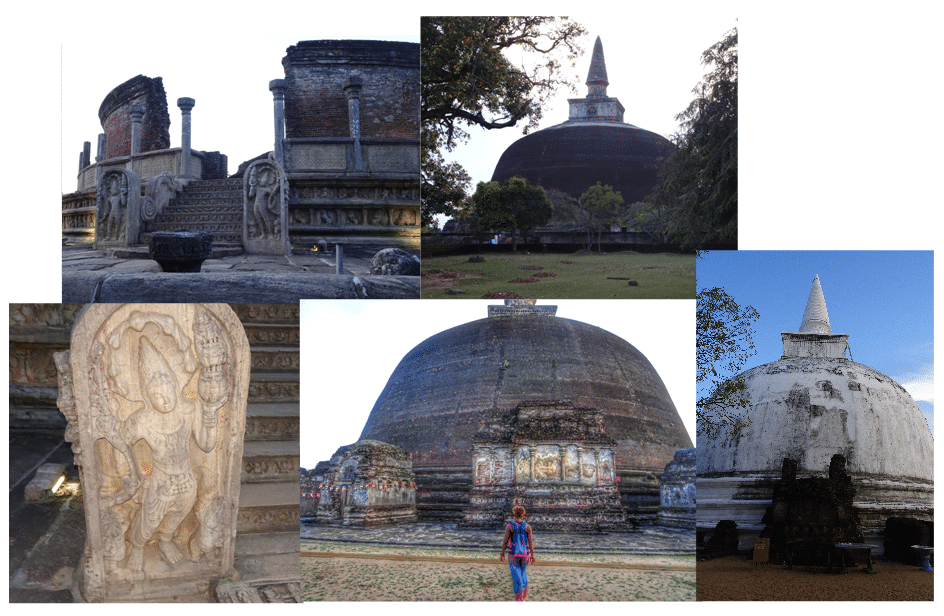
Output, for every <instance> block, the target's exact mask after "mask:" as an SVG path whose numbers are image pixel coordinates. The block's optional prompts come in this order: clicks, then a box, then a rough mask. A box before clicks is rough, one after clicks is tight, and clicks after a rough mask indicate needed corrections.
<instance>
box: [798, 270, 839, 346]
mask: <svg viewBox="0 0 944 616" xmlns="http://www.w3.org/2000/svg"><path fill="white" fill-rule="evenodd" d="M832 331H833V330H832V327H830V325H829V314H828V313H827V312H826V298H825V297H823V287H821V286H820V284H819V274H817V275H816V278H814V279H813V288H812V289H810V297H809V299H808V300H806V310H804V311H803V322H802V323H800V333H801V334H829V333H832Z"/></svg>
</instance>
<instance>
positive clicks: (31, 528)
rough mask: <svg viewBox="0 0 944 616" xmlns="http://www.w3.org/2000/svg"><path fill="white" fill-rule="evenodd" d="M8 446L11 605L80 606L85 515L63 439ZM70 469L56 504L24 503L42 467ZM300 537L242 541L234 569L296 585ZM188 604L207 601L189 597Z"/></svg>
mask: <svg viewBox="0 0 944 616" xmlns="http://www.w3.org/2000/svg"><path fill="white" fill-rule="evenodd" d="M9 445H10V495H9V501H10V525H9V531H10V537H9V542H10V592H9V602H10V603H73V602H81V601H82V596H81V594H80V593H79V590H78V586H77V583H78V580H77V576H76V570H77V569H78V567H79V563H80V562H81V558H82V552H83V550H84V548H85V511H84V507H83V501H82V492H81V490H80V489H79V484H78V469H77V468H76V467H75V466H74V465H73V464H72V449H71V445H69V444H68V443H66V442H65V441H64V440H63V438H62V435H54V434H50V435H49V436H37V435H29V436H18V435H15V434H11V435H10V437H9ZM48 462H53V463H58V464H63V465H65V466H66V481H65V483H64V484H63V486H62V488H61V489H60V490H58V491H57V494H56V496H55V497H54V498H52V499H50V500H47V501H45V502H41V503H30V502H26V500H25V498H24V488H25V487H26V485H27V484H28V483H29V482H30V480H31V479H32V478H33V476H34V474H35V473H36V469H37V468H39V467H40V466H41V465H42V464H44V463H48ZM298 554H299V539H298V535H297V533H294V532H282V533H261V534H246V535H238V536H237V538H236V569H237V571H238V572H239V576H240V580H241V581H242V582H247V583H250V584H251V583H253V581H254V580H273V579H282V580H284V579H294V580H297V579H298ZM186 600H193V601H198V600H206V597H202V598H201V597H189V598H186Z"/></svg>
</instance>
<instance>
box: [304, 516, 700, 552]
mask: <svg viewBox="0 0 944 616" xmlns="http://www.w3.org/2000/svg"><path fill="white" fill-rule="evenodd" d="M532 532H533V535H534V551H535V553H536V554H540V553H541V552H559V553H580V554H588V553H590V554H592V553H609V554H694V553H695V533H694V532H692V531H691V530H683V529H677V528H668V527H664V526H659V525H641V526H639V528H638V530H636V531H634V532H630V533H566V532H564V533H557V532H548V531H542V529H541V528H539V527H533V528H532ZM503 537H504V528H499V529H495V530H480V529H470V528H457V527H456V523H454V522H453V523H442V522H416V523H413V524H396V525H392V526H386V527H380V528H344V527H338V526H315V525H314V524H306V523H305V522H304V521H303V522H302V525H301V538H302V540H303V541H304V540H306V539H307V540H313V541H329V542H336V543H337V544H338V546H339V547H338V549H339V551H343V546H344V544H364V545H386V546H398V547H409V546H413V547H423V548H463V549H468V550H481V551H483V552H495V553H496V554H497V553H498V551H499V550H500V548H501V544H502V538H503Z"/></svg>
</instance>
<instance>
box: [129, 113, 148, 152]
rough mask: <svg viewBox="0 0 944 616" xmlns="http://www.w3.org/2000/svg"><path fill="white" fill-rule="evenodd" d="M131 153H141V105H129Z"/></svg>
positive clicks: (142, 114) (142, 117) (142, 115)
mask: <svg viewBox="0 0 944 616" xmlns="http://www.w3.org/2000/svg"><path fill="white" fill-rule="evenodd" d="M130 111H131V155H132V156H137V155H138V154H140V153H141V121H142V120H143V119H144V112H145V109H144V107H142V106H141V105H131V109H130Z"/></svg>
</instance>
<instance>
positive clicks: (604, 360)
mask: <svg viewBox="0 0 944 616" xmlns="http://www.w3.org/2000/svg"><path fill="white" fill-rule="evenodd" d="M489 315H490V316H489V317H488V318H485V319H480V320H477V321H473V322H471V323H466V324H464V325H459V326H458V327H453V328H452V329H448V330H446V331H444V332H441V333H439V334H436V335H435V336H432V337H430V338H428V339H427V340H425V341H423V342H422V343H420V344H419V345H417V346H416V347H415V348H414V349H413V350H411V351H410V352H409V353H407V354H406V356H405V357H404V358H403V360H402V361H401V362H400V364H399V365H398V366H397V368H396V370H395V371H394V372H393V374H392V375H391V376H390V379H389V380H388V382H387V385H386V387H385V388H384V390H383V392H382V393H381V394H380V396H379V398H378V399H377V402H376V403H375V404H374V407H373V409H372V410H371V413H370V417H369V418H368V420H367V424H366V425H365V427H364V430H363V432H362V433H361V436H360V438H361V439H362V440H363V439H375V440H380V441H383V442H386V443H391V444H394V445H397V446H398V447H402V448H403V449H405V450H406V451H408V452H410V454H411V455H412V459H413V468H414V471H415V472H416V474H417V483H418V484H420V492H419V493H418V499H420V500H422V499H423V495H424V489H428V490H432V489H433V488H432V487H430V486H431V484H430V481H432V480H431V479H429V477H428V476H427V475H424V473H431V472H434V471H435V472H437V473H441V472H446V471H447V470H448V473H450V474H451V476H452V477H453V479H452V480H451V481H469V480H470V478H471V475H472V450H473V444H472V439H473V437H474V436H475V435H476V433H477V432H479V431H480V430H481V428H482V422H483V420H488V419H489V418H490V417H491V416H493V415H494V414H498V413H501V412H504V411H508V410H510V409H514V408H515V407H516V406H517V405H518V404H519V403H521V402H527V401H548V400H560V401H564V400H566V401H568V402H569V403H570V404H572V405H573V406H574V407H589V408H596V409H600V410H602V411H603V414H604V429H605V431H606V436H607V437H609V438H612V439H615V440H616V442H617V445H616V447H615V448H614V453H615V458H616V462H615V464H616V471H617V474H619V475H621V476H622V475H626V474H633V473H635V479H626V480H625V481H623V479H622V478H621V484H620V490H621V492H624V500H625V498H626V496H625V495H626V494H628V493H629V492H631V491H632V490H634V489H637V488H639V486H638V485H636V484H638V482H639V481H642V477H643V476H645V475H652V478H651V479H652V481H654V482H655V484H654V488H653V486H648V487H647V488H646V489H647V490H650V491H651V490H653V489H654V492H653V493H652V494H651V495H650V496H652V497H653V498H654V499H655V506H656V507H657V506H658V481H657V478H658V475H659V474H661V473H662V471H663V469H664V468H665V465H666V464H667V463H668V462H670V461H671V460H672V458H673V455H674V453H675V451H676V450H677V449H685V448H690V447H691V446H692V444H691V439H690V438H689V436H688V433H687V431H686V430H685V427H684V425H683V423H682V421H681V419H680V418H679V414H678V412H677V411H676V409H675V406H674V405H673V403H672V400H671V398H670V396H669V393H668V391H667V390H666V387H665V385H664V384H663V382H662V379H661V378H660V377H659V375H658V374H657V373H656V371H655V369H654V368H653V367H652V365H651V364H650V363H649V361H648V360H647V359H646V358H645V356H643V355H642V353H640V352H639V351H638V350H637V349H636V348H635V347H633V345H631V344H629V343H628V342H626V341H625V340H623V339H622V338H620V337H618V336H616V335H614V334H612V333H610V332H607V331H605V330H603V329H600V328H599V327H595V326H593V325H589V324H586V323H582V322H579V321H574V320H571V319H564V318H560V317H557V316H556V308H555V307H554V306H530V305H520V304H519V305H514V304H509V305H505V306H492V307H490V310H489ZM463 478H464V479H463ZM438 481H442V477H440V478H439V480H438ZM424 484H425V485H424ZM634 485H635V486H636V487H635V488H634ZM466 489H467V488H466ZM637 491H638V490H637ZM421 509H422V508H421Z"/></svg>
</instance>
